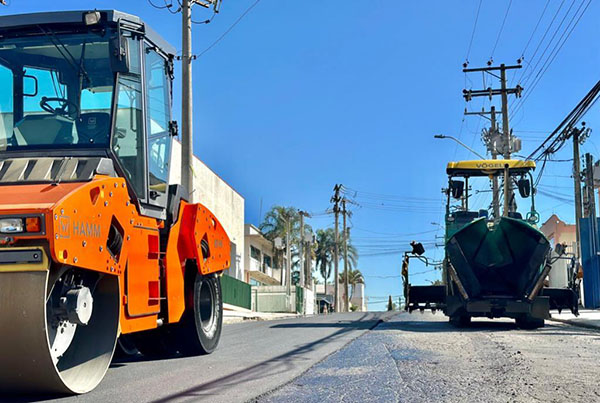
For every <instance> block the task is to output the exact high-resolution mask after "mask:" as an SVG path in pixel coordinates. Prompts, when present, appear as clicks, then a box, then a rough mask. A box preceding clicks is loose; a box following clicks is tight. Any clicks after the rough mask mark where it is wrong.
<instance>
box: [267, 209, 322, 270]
mask: <svg viewBox="0 0 600 403" xmlns="http://www.w3.org/2000/svg"><path fill="white" fill-rule="evenodd" d="M288 221H289V227H288ZM259 228H260V231H261V232H262V234H263V235H264V236H265V238H267V239H268V240H270V241H274V240H275V238H278V237H279V238H281V239H282V240H283V242H284V243H285V240H286V236H287V235H288V228H289V236H290V254H291V255H292V268H293V267H294V264H293V261H294V256H296V261H298V258H297V256H298V242H299V241H300V214H299V213H298V209H297V208H295V207H291V206H289V207H284V206H273V207H271V209H270V210H269V211H268V212H267V214H265V218H264V220H263V222H262V223H261V224H260V226H259ZM304 228H305V231H312V229H311V228H310V226H309V225H305V226H304ZM273 252H274V260H275V261H274V263H275V267H278V268H280V269H284V267H283V261H284V258H283V257H284V254H285V250H284V249H274V251H273ZM297 264H298V263H296V266H297Z"/></svg>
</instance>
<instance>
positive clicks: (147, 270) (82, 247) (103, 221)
mask: <svg viewBox="0 0 600 403" xmlns="http://www.w3.org/2000/svg"><path fill="white" fill-rule="evenodd" d="M0 195H1V197H0V216H2V215H11V216H15V215H16V216H18V215H19V214H43V220H44V223H45V232H44V233H43V234H41V235H39V236H34V237H27V238H25V237H22V236H21V237H19V236H18V235H17V234H15V235H11V238H13V239H12V240H11V241H10V242H9V246H8V247H10V246H11V245H19V244H20V243H22V241H23V240H25V239H28V240H29V241H28V243H31V242H32V241H31V240H32V239H36V238H37V239H40V238H46V239H47V244H48V245H49V252H50V257H51V260H52V261H53V264H65V265H70V266H76V267H81V268H84V269H89V270H93V271H97V272H101V273H105V274H107V275H116V276H119V282H120V285H121V287H120V288H121V331H122V332H123V333H132V332H136V331H142V330H147V329H152V328H155V327H157V326H158V324H157V323H158V319H159V317H162V318H165V319H167V321H168V322H171V323H172V322H177V321H179V320H180V318H181V315H182V313H183V311H184V310H185V298H184V273H185V264H186V261H188V260H190V259H194V260H195V261H196V262H197V263H198V270H199V271H200V272H201V273H202V274H209V273H217V272H221V271H223V270H224V269H226V268H227V267H229V261H230V256H229V253H230V245H229V238H228V237H227V234H226V233H225V231H224V229H223V227H222V226H221V224H220V223H219V222H218V220H217V219H216V217H215V216H214V215H213V214H212V213H210V211H208V209H206V208H205V207H204V206H202V205H199V204H188V203H186V202H184V201H182V202H181V204H180V209H179V217H178V219H177V221H176V222H175V223H173V225H172V227H171V228H170V230H169V234H168V242H167V243H166V245H167V247H166V250H161V249H160V245H161V242H160V233H159V229H160V228H162V227H163V226H164V222H163V221H158V220H156V219H154V218H149V217H144V216H141V215H140V214H139V212H138V210H137V208H136V206H135V204H134V203H133V202H132V201H131V198H130V197H129V193H128V190H127V186H126V183H125V180H124V179H123V178H112V177H107V176H100V175H99V176H96V177H95V178H94V179H93V180H92V181H90V182H84V183H81V182H80V183H61V184H56V185H48V184H44V185H29V184H28V185H15V186H1V187H0ZM111 227H113V230H115V229H116V231H117V232H119V234H120V235H121V237H122V242H121V243H120V247H115V246H114V245H112V244H111V247H109V245H108V243H107V239H108V238H109V231H110V230H111ZM0 238H3V237H2V236H0ZM0 240H1V239H0ZM202 240H204V243H205V246H206V245H208V250H209V254H208V256H204V254H203V252H202V246H201V245H202ZM37 242H43V243H44V244H45V243H46V242H45V241H37ZM117 244H119V243H117ZM111 248H112V249H113V251H111ZM161 266H162V267H163V268H164V271H163V272H164V274H163V275H164V278H161ZM163 287H164V289H162V288H163ZM163 299H166V301H167V304H166V307H167V311H168V312H161V308H164V305H161V303H160V302H161V300H163Z"/></svg>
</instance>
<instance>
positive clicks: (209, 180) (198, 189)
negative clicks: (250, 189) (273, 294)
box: [170, 141, 246, 281]
mask: <svg viewBox="0 0 600 403" xmlns="http://www.w3.org/2000/svg"><path fill="white" fill-rule="evenodd" d="M193 164H194V165H193V171H194V191H192V192H190V197H191V200H190V201H191V202H192V203H201V204H202V205H204V206H205V207H206V208H208V209H209V210H210V211H211V212H212V213H213V214H214V215H215V216H216V217H217V219H218V220H219V222H220V223H221V225H223V228H224V229H225V231H226V232H227V235H228V236H229V240H230V241H231V255H232V256H231V267H230V268H229V270H228V271H226V272H225V273H227V274H229V275H230V276H232V277H235V278H237V279H238V280H242V281H245V280H246V279H245V277H246V276H245V272H244V265H243V262H244V198H243V197H242V196H241V195H240V194H239V193H238V192H236V191H235V189H233V188H232V187H231V186H230V185H229V184H228V183H227V182H225V181H224V180H223V179H221V178H220V177H219V176H218V175H217V174H216V173H214V172H213V171H212V170H211V169H210V168H209V167H208V166H207V165H206V164H204V163H203V162H202V161H200V159H198V157H196V156H194V163H193ZM170 182H171V183H181V144H180V143H179V142H177V141H174V142H173V153H172V157H171V180H170Z"/></svg>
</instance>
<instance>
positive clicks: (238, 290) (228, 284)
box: [220, 274, 252, 309]
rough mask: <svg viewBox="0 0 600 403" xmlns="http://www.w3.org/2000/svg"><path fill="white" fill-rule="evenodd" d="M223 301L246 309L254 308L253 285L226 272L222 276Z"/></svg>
mask: <svg viewBox="0 0 600 403" xmlns="http://www.w3.org/2000/svg"><path fill="white" fill-rule="evenodd" d="M220 278H221V288H222V290H223V302H224V303H226V304H231V305H235V306H239V307H242V308H246V309H251V308H252V287H251V286H250V284H248V283H244V282H243V281H240V280H238V279H236V278H233V277H231V276H228V275H226V274H224V275H222V276H221V277H220Z"/></svg>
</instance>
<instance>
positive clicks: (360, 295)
mask: <svg viewBox="0 0 600 403" xmlns="http://www.w3.org/2000/svg"><path fill="white" fill-rule="evenodd" d="M348 288H349V291H350V303H351V304H352V305H354V306H356V307H357V311H359V312H366V311H367V310H368V304H367V302H368V301H367V297H366V295H365V284H364V283H358V284H356V285H355V286H354V287H353V286H352V285H351V284H350V285H348ZM316 292H317V301H322V302H320V303H319V304H320V305H321V306H322V305H323V304H324V303H325V301H326V302H327V303H328V304H330V305H332V304H333V301H334V294H335V287H334V284H327V294H325V284H317V285H316ZM339 292H340V299H342V300H344V297H345V295H346V294H345V293H344V284H343V283H341V284H339Z"/></svg>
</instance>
